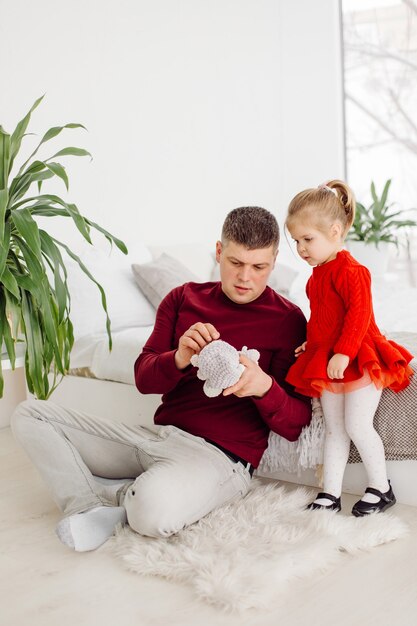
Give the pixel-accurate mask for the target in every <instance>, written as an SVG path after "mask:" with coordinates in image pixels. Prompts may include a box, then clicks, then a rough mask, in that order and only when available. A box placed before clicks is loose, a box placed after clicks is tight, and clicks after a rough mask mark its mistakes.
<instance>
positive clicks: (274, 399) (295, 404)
mask: <svg viewBox="0 0 417 626" xmlns="http://www.w3.org/2000/svg"><path fill="white" fill-rule="evenodd" d="M196 322H203V323H211V324H213V326H214V327H215V328H216V329H217V330H218V331H219V333H220V339H222V340H223V341H227V342H229V343H230V344H231V345H232V346H234V347H235V348H236V349H237V350H241V349H242V347H243V346H247V347H248V348H256V349H257V350H259V352H260V359H259V365H260V367H261V368H262V369H263V370H264V371H265V372H266V373H268V374H269V375H270V376H271V377H272V378H273V384H272V387H271V388H270V390H269V391H268V392H267V394H266V395H265V396H264V397H263V398H256V397H254V396H252V397H248V398H238V397H237V396H235V395H231V396H226V397H225V396H223V395H219V396H217V397H215V398H208V397H207V396H206V395H205V394H204V392H203V384H204V383H203V381H201V380H199V379H198V378H197V375H196V373H197V370H196V368H195V367H193V366H191V365H189V366H188V367H187V368H185V369H184V370H179V369H177V367H176V365H175V361H174V355H175V351H176V348H177V346H178V341H179V338H180V337H181V336H182V335H183V334H184V332H185V331H186V330H188V328H189V327H190V326H191V325H192V324H195V323H196ZM305 332H306V321H305V318H304V315H303V313H302V312H301V310H300V309H299V308H298V307H297V306H295V305H294V304H292V303H291V302H289V301H288V300H286V299H285V298H283V297H281V296H280V295H278V294H277V293H276V292H275V291H273V290H272V289H271V288H270V287H266V289H265V291H264V292H263V293H262V294H261V295H260V296H259V297H258V298H257V299H256V300H254V301H253V302H250V303H247V304H236V303H235V302H233V301H232V300H230V299H229V298H228V297H227V296H226V295H225V294H224V293H223V291H222V288H221V283H219V282H216V283H203V284H200V283H186V284H185V285H182V286H181V287H177V288H176V289H174V290H173V291H171V292H170V293H169V294H168V295H167V296H166V297H165V298H164V300H163V301H162V302H161V304H160V306H159V308H158V311H157V316H156V321H155V327H154V330H153V332H152V334H151V336H150V337H149V339H148V341H147V342H146V344H145V346H144V348H143V351H142V353H141V354H140V355H139V357H138V358H137V360H136V363H135V381H136V386H137V388H138V389H139V391H140V392H141V393H158V394H159V393H160V394H163V396H162V404H161V405H160V406H159V407H158V409H157V410H156V413H155V418H154V420H155V424H165V425H166V424H171V425H173V426H177V427H178V428H181V429H182V430H185V431H187V432H189V433H191V434H192V435H196V436H198V437H204V438H205V439H209V440H211V441H213V442H215V443H217V444H219V445H220V446H222V447H223V448H225V449H226V450H229V451H230V452H233V453H234V454H236V455H238V456H239V457H241V458H243V459H246V460H247V461H249V462H250V463H252V465H253V466H254V467H257V466H258V464H259V461H260V459H261V457H262V454H263V453H264V451H265V449H266V447H267V445H268V435H269V431H270V430H273V431H274V432H276V433H278V434H279V435H281V436H283V437H285V438H286V439H288V440H290V441H295V440H296V439H297V438H298V437H299V435H300V432H301V429H302V427H303V426H304V425H306V424H308V423H309V421H310V418H311V404H310V400H309V399H308V398H305V397H303V396H298V395H297V394H296V393H295V392H294V390H293V387H292V386H291V385H289V383H287V382H285V376H286V374H287V371H288V368H289V367H290V365H291V364H292V363H293V362H294V349H295V348H296V347H297V346H299V345H300V344H301V343H302V342H303V341H304V340H305Z"/></svg>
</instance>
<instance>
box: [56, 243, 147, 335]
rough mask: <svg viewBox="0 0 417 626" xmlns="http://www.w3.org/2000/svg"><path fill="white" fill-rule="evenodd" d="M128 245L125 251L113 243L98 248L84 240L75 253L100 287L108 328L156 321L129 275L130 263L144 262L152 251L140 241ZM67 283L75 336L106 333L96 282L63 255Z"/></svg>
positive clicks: (74, 262) (115, 328) (130, 274)
mask: <svg viewBox="0 0 417 626" xmlns="http://www.w3.org/2000/svg"><path fill="white" fill-rule="evenodd" d="M126 245H127V246H128V250H129V254H128V255H124V254H123V253H122V252H120V250H118V249H117V248H116V247H115V246H113V248H112V249H110V247H109V246H107V249H106V250H104V249H101V248H100V247H98V246H91V245H89V244H86V245H85V246H83V247H82V248H81V250H78V251H77V252H76V253H77V255H78V256H79V257H80V259H81V260H82V262H83V263H84V264H85V266H86V267H87V268H88V270H89V271H90V273H91V274H92V275H93V276H94V278H95V279H96V280H97V281H98V282H99V283H100V284H101V286H102V287H103V289H104V291H105V294H106V300H107V309H108V312H109V317H110V320H111V329H112V330H119V329H122V328H128V327H132V326H150V325H152V324H153V323H154V321H155V311H154V309H153V307H152V306H151V304H150V303H149V301H148V299H147V298H146V297H145V296H144V295H143V293H142V292H141V291H140V290H139V289H138V287H137V285H136V282H135V280H134V279H133V276H132V271H131V264H132V262H133V261H135V262H143V263H146V262H147V261H150V260H151V259H152V257H151V253H150V252H149V250H148V249H147V248H146V246H145V245H144V244H141V243H139V242H135V243H133V244H132V245H131V246H129V243H128V242H126ZM65 262H66V267H67V270H68V287H69V290H70V294H71V313H70V318H71V321H72V323H73V325H74V336H75V339H79V338H81V337H85V336H86V335H91V334H95V333H106V316H105V313H104V310H103V308H102V305H101V294H100V291H99V289H98V288H97V286H96V285H95V284H94V283H93V282H92V281H91V280H90V279H89V278H88V277H87V276H86V275H85V274H84V272H83V271H82V270H81V269H80V268H79V266H78V264H77V263H76V261H74V260H72V259H71V258H68V257H66V261H65Z"/></svg>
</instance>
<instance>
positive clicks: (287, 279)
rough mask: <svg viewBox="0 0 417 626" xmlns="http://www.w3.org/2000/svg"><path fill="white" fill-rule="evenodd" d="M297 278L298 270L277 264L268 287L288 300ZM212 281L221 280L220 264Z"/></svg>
mask: <svg viewBox="0 0 417 626" xmlns="http://www.w3.org/2000/svg"><path fill="white" fill-rule="evenodd" d="M297 276H298V272H297V270H294V269H293V268H292V267H290V266H289V265H285V264H284V263H279V262H277V263H275V267H274V269H273V270H272V272H271V275H270V277H269V279H268V285H269V286H270V287H272V289H274V290H275V291H276V292H277V293H280V294H281V295H282V296H285V297H286V298H288V295H289V293H290V289H291V285H292V284H293V282H294V280H295V279H296V277H297ZM211 280H220V266H219V264H218V263H216V266H215V268H214V269H213V271H212V274H211Z"/></svg>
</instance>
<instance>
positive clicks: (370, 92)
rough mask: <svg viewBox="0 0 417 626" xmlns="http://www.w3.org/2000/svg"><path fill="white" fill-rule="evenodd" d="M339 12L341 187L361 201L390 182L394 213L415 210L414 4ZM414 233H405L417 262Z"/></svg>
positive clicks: (358, 3) (383, 1) (380, 0)
mask: <svg viewBox="0 0 417 626" xmlns="http://www.w3.org/2000/svg"><path fill="white" fill-rule="evenodd" d="M342 7H343V39H344V78H345V120H346V122H345V123H346V161H347V173H348V180H349V182H350V184H351V185H352V186H353V188H354V189H355V191H356V195H357V196H358V198H360V199H361V200H365V202H367V201H368V200H369V199H370V194H369V187H370V183H371V181H374V182H375V184H376V187H377V191H382V188H383V186H384V183H385V181H386V180H388V179H392V184H391V190H390V199H391V201H392V202H394V201H395V203H396V204H398V209H402V210H406V209H411V208H413V207H417V0H343V2H342ZM409 217H410V218H411V219H416V218H417V211H416V212H413V213H410V214H409ZM416 231H417V229H412V230H411V231H409V232H408V233H406V234H407V235H408V239H409V242H408V243H409V245H411V247H414V251H413V256H414V257H415V258H416V259H417V232H416ZM404 239H405V240H404V243H407V238H404ZM410 241H411V244H410ZM409 252H410V249H409ZM402 254H404V249H403V251H402Z"/></svg>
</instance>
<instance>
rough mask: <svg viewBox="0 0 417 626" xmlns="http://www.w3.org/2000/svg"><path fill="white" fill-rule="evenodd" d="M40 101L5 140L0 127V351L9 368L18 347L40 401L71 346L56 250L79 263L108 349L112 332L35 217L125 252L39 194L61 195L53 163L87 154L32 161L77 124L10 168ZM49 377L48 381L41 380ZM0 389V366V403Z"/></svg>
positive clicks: (68, 152)
mask: <svg viewBox="0 0 417 626" xmlns="http://www.w3.org/2000/svg"><path fill="white" fill-rule="evenodd" d="M42 99H43V96H42V97H41V98H39V99H38V100H36V102H35V103H34V105H33V106H32V108H31V109H30V111H29V112H28V113H27V115H26V116H25V117H24V118H23V119H22V120H21V121H20V122H19V123H18V124H17V126H16V128H15V130H14V131H13V133H12V134H11V135H10V134H8V133H7V132H5V131H4V130H3V128H2V127H1V126H0V345H1V346H2V352H3V349H5V351H6V352H7V355H8V358H9V359H10V362H11V365H12V368H14V364H15V361H16V346H17V344H18V343H19V342H24V344H25V347H26V350H25V376H26V382H27V386H28V389H29V391H30V392H31V393H33V394H34V395H35V396H36V397H37V398H40V399H47V398H48V397H49V396H50V395H51V393H52V392H53V390H54V389H55V388H56V386H57V385H58V384H59V382H60V381H61V380H62V377H63V376H64V375H65V374H66V373H67V371H68V368H69V357H70V352H71V348H72V346H73V343H74V336H73V327H72V323H71V319H70V311H71V296H70V293H69V289H68V285H67V270H66V267H65V262H64V258H63V255H62V254H61V251H62V250H65V252H66V253H67V254H68V255H69V256H70V257H71V258H72V259H74V260H75V261H76V262H77V263H78V264H79V266H80V268H81V269H82V271H83V272H84V273H85V274H86V275H87V276H88V277H89V278H90V279H91V281H92V282H93V283H95V285H96V286H97V288H98V289H99V290H100V292H101V302H102V306H103V309H104V311H105V313H106V328H107V334H108V338H109V347H110V348H111V333H110V319H109V316H108V313H107V304H106V296H105V293H104V290H103V288H102V287H101V285H100V284H99V283H98V282H97V281H96V280H95V279H94V277H93V276H92V275H91V273H90V272H89V270H88V268H87V267H86V266H85V265H84V264H83V263H82V261H81V260H80V258H79V257H78V256H77V255H76V254H74V252H72V251H71V249H70V248H69V247H68V246H67V245H66V244H65V243H63V242H62V241H59V240H57V239H56V238H54V237H53V236H51V235H50V234H49V233H48V232H47V231H46V230H45V229H43V228H40V227H38V224H37V223H36V220H35V218H36V216H42V217H55V216H61V217H67V218H69V219H70V220H72V222H73V223H74V224H75V227H76V228H77V229H78V231H79V233H80V234H81V236H82V237H84V239H86V240H87V241H88V242H89V243H90V244H91V243H92V242H91V238H90V231H91V228H94V229H96V230H98V231H100V232H101V233H102V234H103V235H104V236H105V237H106V239H107V240H108V241H109V242H110V244H111V245H112V244H113V243H114V244H115V245H116V246H117V247H118V248H119V249H120V250H121V251H122V252H124V253H127V249H126V246H125V244H124V243H123V242H122V241H120V240H119V239H117V238H116V237H114V236H113V235H111V234H110V233H109V232H108V231H106V230H104V228H102V227H101V226H99V225H98V224H96V223H94V222H92V221H91V220H89V219H87V218H86V217H84V216H82V215H81V214H80V212H79V210H78V208H77V207H76V205H75V204H72V203H69V202H67V201H65V200H63V199H62V198H61V197H59V196H56V195H51V194H45V193H42V184H43V182H44V181H46V180H48V179H51V178H54V177H55V178H59V179H61V180H62V182H63V183H64V185H65V187H66V188H67V189H68V175H67V172H66V170H65V168H64V166H63V165H62V164H61V163H60V162H59V161H57V160H56V159H57V158H59V157H64V156H91V155H90V154H89V152H87V151H86V150H84V149H82V148H75V147H71V146H70V147H65V148H63V149H61V150H59V151H58V152H56V153H55V154H53V156H51V157H50V158H47V159H43V160H39V159H38V158H35V155H36V154H37V153H38V150H39V148H40V147H41V146H43V145H44V144H45V143H47V142H48V141H50V140H51V139H53V138H54V137H56V136H57V135H59V134H60V133H61V131H62V130H64V129H73V128H80V127H81V128H84V127H83V126H82V125H81V124H66V125H65V126H55V127H53V128H50V129H49V130H48V131H47V132H46V133H45V134H44V135H43V137H42V139H41V141H40V142H39V143H38V145H37V147H36V148H35V150H34V151H33V152H32V153H31V154H30V156H29V158H27V159H26V160H25V161H24V162H23V163H22V165H21V166H20V167H19V169H17V166H16V160H17V158H18V157H19V156H20V151H21V145H22V140H23V139H24V138H25V136H26V134H27V132H26V131H27V128H28V125H29V122H30V118H31V115H32V113H33V111H34V110H35V109H36V108H37V107H38V106H39V104H40V103H41V101H42ZM34 187H35V190H34ZM50 373H52V382H50V379H49V377H48V374H50ZM3 386H4V382H3V375H2V372H1V363H0V397H2V395H3Z"/></svg>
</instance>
